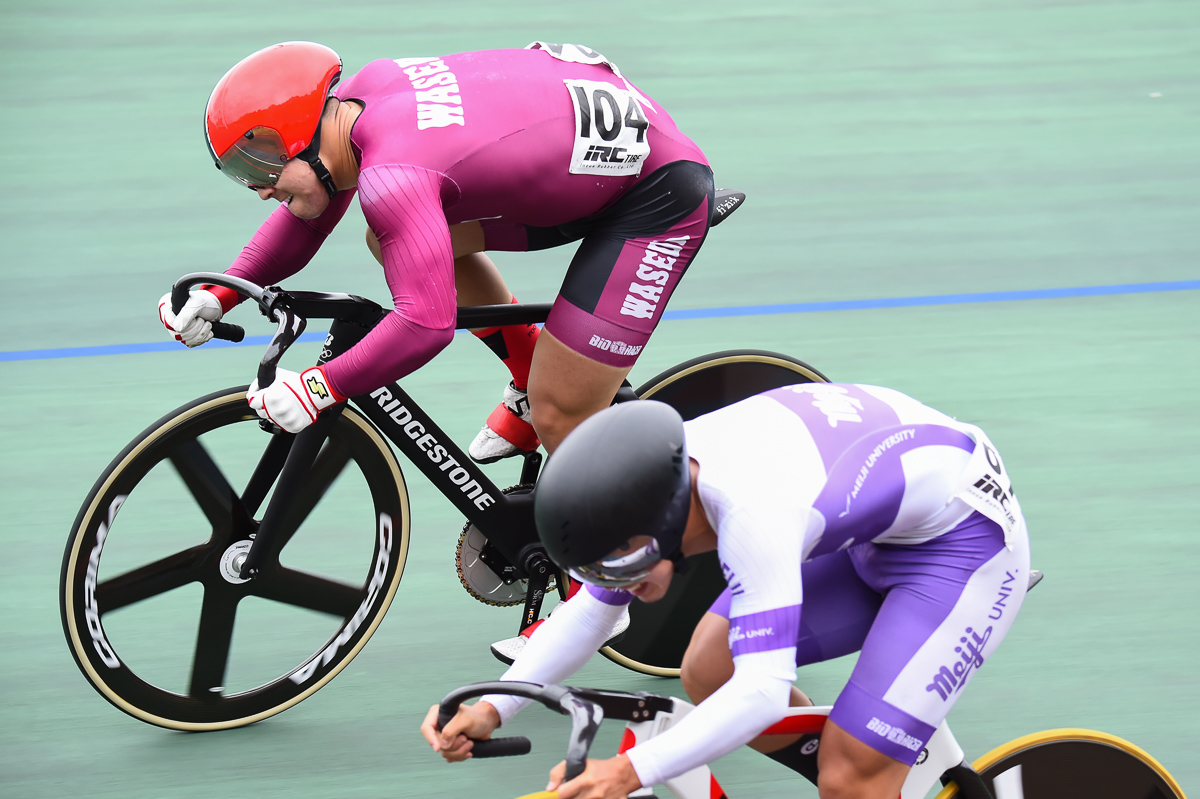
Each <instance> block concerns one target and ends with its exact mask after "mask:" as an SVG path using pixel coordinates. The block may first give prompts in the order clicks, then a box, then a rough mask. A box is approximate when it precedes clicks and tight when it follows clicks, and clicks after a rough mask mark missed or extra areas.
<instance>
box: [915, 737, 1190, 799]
mask: <svg viewBox="0 0 1200 799" xmlns="http://www.w3.org/2000/svg"><path fill="white" fill-rule="evenodd" d="M974 765H975V770H976V771H977V772H979V776H980V777H981V778H982V780H983V783H984V786H985V787H986V788H987V789H988V790H989V791H991V794H992V796H993V797H995V799H1062V797H1067V796H1089V797H1090V796H1096V797H1100V796H1103V797H1106V799H1184V795H1183V789H1182V788H1180V787H1179V783H1177V782H1175V779H1174V778H1173V777H1172V776H1171V775H1170V774H1168V773H1167V770H1166V769H1165V768H1163V767H1162V764H1161V763H1159V762H1158V761H1157V760H1155V759H1154V758H1153V757H1151V756H1150V755H1149V754H1147V753H1146V752H1145V751H1144V750H1142V749H1141V748H1139V747H1137V746H1135V745H1134V744H1131V743H1130V742H1129V741H1126V740H1123V739H1121V738H1118V737H1117V736H1115V735H1109V734H1108V733H1105V732H1095V731H1093V730H1075V729H1066V730H1047V731H1046V732H1038V733H1034V734H1032V735H1026V736H1025V737H1023V738H1018V739H1016V740H1015V741H1010V742H1008V743H1006V744H1004V745H1003V746H1000V747H998V748H996V749H994V750H992V751H991V752H989V753H987V754H986V755H984V756H983V757H981V758H979V760H977V761H975V764H974ZM976 793H979V792H978V791H975V792H974V793H973V792H971V791H970V790H968V789H965V788H963V789H960V787H959V786H958V785H956V784H955V783H950V784H949V785H947V786H946V787H945V788H943V789H942V791H941V792H940V793H939V794H938V795H937V797H936V799H975V794H976Z"/></svg>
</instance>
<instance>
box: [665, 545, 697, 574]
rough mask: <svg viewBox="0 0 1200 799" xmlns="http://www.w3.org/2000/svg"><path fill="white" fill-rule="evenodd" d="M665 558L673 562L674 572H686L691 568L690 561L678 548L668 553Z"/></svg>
mask: <svg viewBox="0 0 1200 799" xmlns="http://www.w3.org/2000/svg"><path fill="white" fill-rule="evenodd" d="M667 560H669V561H671V563H673V564H675V573H676V574H687V573H688V571H690V570H691V568H692V562H691V561H690V560H688V559H687V556H686V555H684V554H683V553H682V552H680V551H679V550H676V551H675V554H674V555H668V556H667Z"/></svg>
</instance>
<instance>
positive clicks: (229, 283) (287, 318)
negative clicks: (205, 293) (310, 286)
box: [171, 272, 308, 388]
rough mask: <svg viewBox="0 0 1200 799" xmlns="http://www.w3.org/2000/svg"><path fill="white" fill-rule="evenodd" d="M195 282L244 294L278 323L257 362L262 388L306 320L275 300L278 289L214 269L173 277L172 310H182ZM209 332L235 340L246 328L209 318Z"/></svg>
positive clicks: (273, 375)
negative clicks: (213, 320) (175, 278)
mask: <svg viewBox="0 0 1200 799" xmlns="http://www.w3.org/2000/svg"><path fill="white" fill-rule="evenodd" d="M196 283H208V284H212V285H217V286H224V287H226V288H230V289H233V290H234V291H237V292H239V293H241V294H245V295H247V296H249V297H250V298H251V299H253V300H254V301H255V302H256V303H258V307H259V310H261V311H262V314H263V316H265V317H267V318H268V319H273V320H274V321H275V322H277V323H278V327H277V328H276V329H275V335H274V336H272V337H271V342H270V343H269V344H268V345H267V349H266V352H264V353H263V357H262V361H261V362H260V363H259V365H258V385H259V387H260V388H264V387H266V386H269V385H271V384H272V383H274V382H275V369H276V367H277V366H278V365H279V361H280V359H282V358H283V354H284V353H285V352H287V350H288V347H290V346H292V345H293V344H295V343H296V339H298V338H300V334H301V333H303V332H304V328H305V327H306V326H307V324H308V323H307V322H306V321H305V320H304V318H303V317H300V316H298V315H296V314H295V313H293V312H292V311H291V310H289V309H288V308H286V307H281V306H280V305H279V304H278V300H279V298H280V294H279V292H277V291H274V290H272V289H266V288H263V287H262V286H259V285H256V284H254V283H251V282H250V281H249V280H243V279H242V278H240V277H233V276H232V275H225V274H221V273H218V272H192V273H190V274H187V275H184V276H183V277H181V278H179V280H176V281H175V285H173V286H172V287H171V311H172V312H173V313H179V311H180V310H182V308H183V304H184V303H185V302H187V298H188V292H189V290H190V289H191V287H192V286H193V285H195V284H196ZM212 333H213V338H219V339H223V340H225V341H234V342H237V341H241V340H242V339H244V338H245V337H246V330H245V328H243V327H242V326H241V325H232V324H227V323H225V322H213V326H212Z"/></svg>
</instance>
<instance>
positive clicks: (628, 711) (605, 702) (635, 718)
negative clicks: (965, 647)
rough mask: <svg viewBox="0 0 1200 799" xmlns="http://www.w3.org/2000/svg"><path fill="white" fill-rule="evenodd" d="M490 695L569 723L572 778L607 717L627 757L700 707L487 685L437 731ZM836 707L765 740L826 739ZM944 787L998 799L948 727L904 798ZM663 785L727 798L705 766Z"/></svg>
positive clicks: (705, 797)
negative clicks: (621, 727) (540, 708)
mask: <svg viewBox="0 0 1200 799" xmlns="http://www.w3.org/2000/svg"><path fill="white" fill-rule="evenodd" d="M486 694H510V695H513V696H521V697H526V698H528V699H532V700H534V701H536V702H540V703H541V704H542V705H544V706H545V707H547V708H549V709H550V710H554V711H555V712H557V713H562V714H563V715H567V716H570V717H571V722H572V723H571V735H570V738H569V739H568V744H567V758H566V774H565V778H566V779H568V780H570V779H573V778H575V777H577V776H579V775H580V774H582V773H583V771H584V768H585V767H586V763H587V757H588V751H589V750H590V748H591V746H592V743H593V741H594V740H595V737H596V733H597V731H598V730H599V728H600V724H601V722H602V721H603V720H604V719H605V718H606V717H607V718H611V719H618V720H623V721H625V722H626V725H625V734H624V736H623V737H622V739H621V744H620V747H619V749H618V750H617V752H618V754H620V753H621V752H625V751H627V750H629V749H631V748H633V747H634V746H636V745H637V744H640V743H644V742H646V741H648V740H650V739H651V738H654V737H655V736H657V735H661V734H663V733H664V732H666V731H667V730H669V729H671V727H673V726H675V725H676V724H677V723H679V721H680V719H682V718H684V717H685V716H686V715H687V714H688V713H690V712H691V711H692V710H693V709H694V707H695V706H694V705H692V704H690V703H688V702H685V701H684V700H682V699H677V698H675V697H669V696H661V695H658V694H652V693H646V692H639V693H626V692H622V691H604V690H598V689H593V688H572V687H568V686H562V685H545V686H543V685H538V684H536V683H524V682H502V681H492V682H482V683H475V684H473V685H467V686H463V687H462V688H459V689H456V690H454V691H451V692H450V693H449V694H447V695H446V697H445V698H444V699H442V701H441V706H440V708H439V714H438V727H439V728H440V727H444V726H445V725H446V724H447V723H448V722H449V721H450V719H451V718H453V716H454V714H455V713H456V712H457V710H458V707H459V705H460V704H461V703H462V702H464V701H465V700H467V699H471V698H474V697H478V696H484V695H486ZM832 709H833V707H832V706H821V707H793V708H790V709H789V710H788V712H787V713H786V715H784V717H783V718H782V719H781V720H780V721H778V722H776V723H775V724H772V725H771V726H770V727H768V728H767V729H765V730H763V733H762V734H763V735H806V734H817V733H820V732H821V731H822V730H823V729H824V727H825V722H826V720H827V719H828V718H829V713H830V711H831V710H832ZM529 751H530V744H529V740H528V739H527V738H524V737H520V736H516V737H510V738H493V739H491V740H487V741H476V742H475V745H474V747H473V748H472V754H473V755H474V756H475V757H504V756H508V755H519V754H526V753H528V752H529ZM939 781H940V782H941V783H942V784H943V785H944V784H946V783H948V782H950V781H954V782H955V783H957V785H958V786H959V791H960V794H961V796H962V797H963V799H993V797H992V794H991V792H990V791H989V790H988V789H987V787H986V786H985V785H984V784H983V782H982V780H981V779H980V777H979V775H978V774H977V773H976V772H975V770H974V768H972V766H971V765H970V763H968V762H967V760H966V758H965V756H964V754H963V749H962V747H961V746H959V744H958V741H957V740H955V738H954V734H953V733H952V732H951V731H950V727H949V725H948V724H947V723H946V722H945V721H943V722H942V723H941V724H940V725H938V728H937V730H935V731H934V734H933V737H931V738H930V740H929V742H928V743H927V744H926V745H925V749H924V750H923V751H922V752H921V756H920V757H919V758H918V759H917V763H916V764H915V765H914V766H913V767H912V769H911V770H910V771H909V773H908V777H907V778H906V779H905V781H904V785H903V787H902V789H901V793H900V799H921V797H924V796H925V795H926V794H928V793H929V791H930V789H932V788H933V787H934V786H936V785H937V784H938V782H939ZM663 785H664V786H665V787H666V788H667V790H669V791H670V792H671V793H672V794H673V795H674V796H675V797H677V799H724V797H725V791H724V789H723V788H721V786H720V783H718V782H717V779H716V777H714V776H713V773H712V770H711V769H709V767H708V766H707V765H702V766H697V767H696V768H694V769H692V770H690V771H687V772H685V773H683V774H681V775H679V776H678V777H673V778H672V779H669V780H666V781H665V782H664V783H663ZM653 795H654V794H653V791H652V790H651V788H640V789H638V790H637V791H634V792H633V793H631V794H630V796H631V797H639V798H643V799H644V798H645V797H651V796H653Z"/></svg>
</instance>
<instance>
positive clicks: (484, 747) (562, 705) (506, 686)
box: [438, 681, 604, 780]
mask: <svg viewBox="0 0 1200 799" xmlns="http://www.w3.org/2000/svg"><path fill="white" fill-rule="evenodd" d="M484 694H510V695H512V696H523V697H525V698H527V699H533V700H535V701H537V702H540V703H542V704H543V705H545V706H546V707H548V708H549V709H551V710H553V711H555V712H556V713H562V714H563V715H564V716H570V717H571V740H570V743H569V744H568V745H567V773H566V779H568V780H572V779H575V778H576V777H578V776H579V775H580V774H582V773H583V770H584V768H586V767H587V756H588V750H590V749H591V748H592V742H593V741H594V740H595V738H596V731H597V730H599V729H600V722H601V721H603V720H604V711H603V710H601V709H600V706H599V705H597V704H596V703H594V702H589V701H587V700H585V699H581V698H580V697H578V696H576V695H575V694H573V693H572V692H571V691H570V689H568V688H564V687H563V686H561V685H538V684H537V683H531V682H501V681H495V682H480V683H474V684H472V685H466V686H463V687H462V688H458V689H456V690H454V691H451V692H450V693H448V694H446V697H445V698H444V699H443V700H442V701H441V706H440V707H439V708H438V728H439V729H440V728H442V727H445V726H446V724H448V723H449V722H450V719H452V718H454V714H455V713H457V712H458V706H459V705H460V704H462V703H463V702H464V701H465V700H467V699H472V698H474V697H477V696H483V695H484ZM529 749H530V743H529V739H528V738H524V737H511V738H493V739H491V740H487V741H476V742H475V745H474V746H473V747H472V748H471V753H472V754H473V755H474V756H475V757H504V756H507V755H523V754H527V753H528V752H529Z"/></svg>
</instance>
